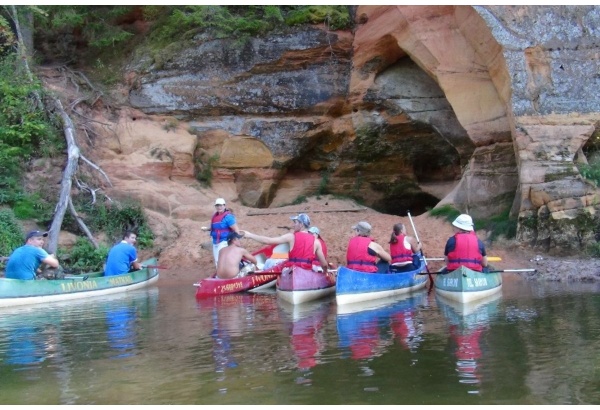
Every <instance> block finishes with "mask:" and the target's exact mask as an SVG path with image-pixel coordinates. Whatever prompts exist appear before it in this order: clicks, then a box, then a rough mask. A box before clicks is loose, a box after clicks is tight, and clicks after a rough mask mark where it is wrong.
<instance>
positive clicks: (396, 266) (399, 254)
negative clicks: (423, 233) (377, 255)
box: [389, 223, 421, 272]
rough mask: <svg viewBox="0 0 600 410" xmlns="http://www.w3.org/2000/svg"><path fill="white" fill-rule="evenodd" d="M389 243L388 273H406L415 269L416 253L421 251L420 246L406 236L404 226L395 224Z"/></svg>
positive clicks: (417, 263)
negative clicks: (389, 263)
mask: <svg viewBox="0 0 600 410" xmlns="http://www.w3.org/2000/svg"><path fill="white" fill-rule="evenodd" d="M389 243H390V256H391V257H392V262H391V265H390V271H392V272H408V271H411V270H415V269H417V267H418V266H419V256H418V255H417V252H419V250H420V249H421V244H420V243H419V242H417V240H416V239H415V238H413V237H412V236H408V235H407V234H406V226H405V225H404V224H402V223H397V224H396V225H394V228H393V232H392V236H391V237H390V242H389ZM415 257H416V258H415ZM415 262H416V263H415Z"/></svg>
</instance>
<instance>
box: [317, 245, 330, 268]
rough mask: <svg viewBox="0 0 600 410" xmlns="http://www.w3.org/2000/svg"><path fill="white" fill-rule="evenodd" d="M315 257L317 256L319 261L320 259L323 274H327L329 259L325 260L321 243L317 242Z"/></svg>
mask: <svg viewBox="0 0 600 410" xmlns="http://www.w3.org/2000/svg"><path fill="white" fill-rule="evenodd" d="M315 255H317V259H319V263H320V264H321V268H322V269H323V273H327V267H328V266H329V265H328V264H327V259H325V255H324V254H323V247H322V246H321V242H319V241H318V240H315Z"/></svg>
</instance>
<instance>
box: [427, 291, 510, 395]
mask: <svg viewBox="0 0 600 410" xmlns="http://www.w3.org/2000/svg"><path fill="white" fill-rule="evenodd" d="M501 297H502V295H501V294H500V293H498V292H497V293H494V294H492V295H489V296H488V297H486V298H483V299H479V300H476V301H474V302H470V303H460V302H457V301H451V300H448V299H446V298H443V297H439V296H437V295H436V302H437V305H438V307H439V309H440V311H441V312H442V314H443V315H444V317H445V318H446V320H447V321H448V323H449V333H450V337H451V339H452V342H453V344H454V345H455V352H454V354H455V356H456V371H457V373H458V375H459V382H460V383H464V384H478V383H480V370H481V369H480V368H479V367H480V366H479V362H478V361H479V359H481V356H482V351H481V346H480V341H481V337H482V335H483V334H484V332H485V331H486V330H487V329H488V328H489V322H490V320H491V319H492V318H493V316H494V315H495V314H496V312H497V310H498V305H499V303H500V299H501Z"/></svg>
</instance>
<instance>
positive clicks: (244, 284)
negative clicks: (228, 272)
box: [194, 245, 279, 298]
mask: <svg viewBox="0 0 600 410" xmlns="http://www.w3.org/2000/svg"><path fill="white" fill-rule="evenodd" d="M274 248H275V246H273V245H271V246H267V247H264V248H262V249H260V250H258V251H256V252H253V253H252V254H253V255H254V256H256V258H257V259H259V260H262V261H263V262H262V263H264V261H265V260H266V259H268V258H270V257H271V256H278V255H275V254H274V253H273V249H274ZM278 276H279V273H277V272H263V271H257V272H253V273H249V274H248V275H246V276H243V277H241V278H234V279H218V278H216V277H215V274H213V275H212V276H211V277H209V278H206V279H202V280H201V281H199V282H197V283H194V286H196V298H205V297H210V296H217V295H226V294H229V293H238V292H246V291H247V292H256V291H259V290H263V289H265V288H270V287H273V286H275V281H276V280H277V277H278Z"/></svg>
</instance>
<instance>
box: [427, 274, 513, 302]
mask: <svg viewBox="0 0 600 410" xmlns="http://www.w3.org/2000/svg"><path fill="white" fill-rule="evenodd" d="M436 276H437V277H436V279H435V292H436V293H437V294H439V295H441V296H443V297H445V298H447V299H451V300H455V301H457V302H463V303H466V302H472V301H475V300H478V299H483V298H485V297H487V296H489V295H492V294H494V293H496V292H500V290H501V288H502V275H501V274H500V273H499V272H494V273H483V272H476V271H474V270H471V269H469V268H465V267H464V266H461V267H459V268H458V269H456V270H454V271H452V272H449V273H447V274H444V275H441V274H438V275H436Z"/></svg>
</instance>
